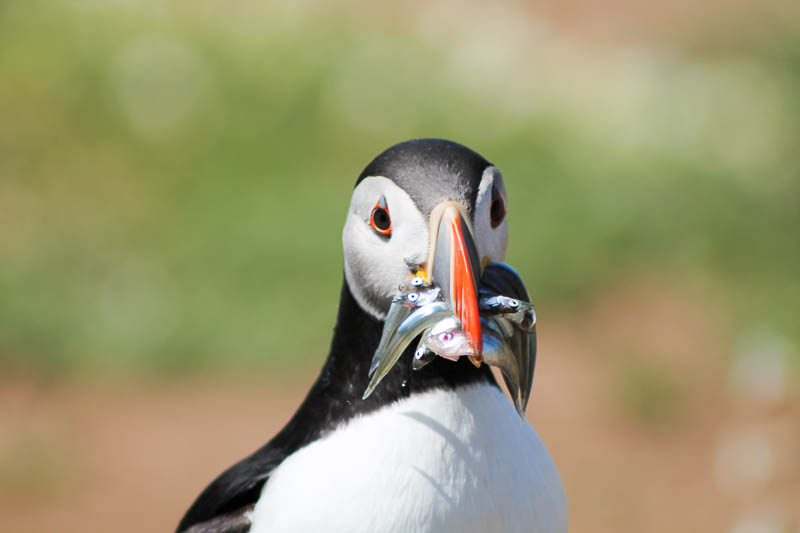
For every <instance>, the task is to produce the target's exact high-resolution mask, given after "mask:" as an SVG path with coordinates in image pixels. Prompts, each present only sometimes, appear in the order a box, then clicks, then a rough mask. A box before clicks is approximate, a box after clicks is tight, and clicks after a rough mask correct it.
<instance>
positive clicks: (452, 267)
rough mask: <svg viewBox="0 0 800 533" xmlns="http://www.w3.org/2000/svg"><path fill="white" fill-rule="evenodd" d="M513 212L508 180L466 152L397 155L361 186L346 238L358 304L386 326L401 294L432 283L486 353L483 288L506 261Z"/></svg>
mask: <svg viewBox="0 0 800 533" xmlns="http://www.w3.org/2000/svg"><path fill="white" fill-rule="evenodd" d="M507 205H508V204H507V200H506V189H505V185H504V184H503V177H502V175H501V174H500V171H499V170H497V169H496V168H495V167H494V166H493V165H492V164H491V163H489V162H488V161H486V159H484V158H483V157H481V156H480V155H479V154H477V153H475V152H474V151H472V150H470V149H469V148H467V147H466V146H463V145H461V144H458V143H455V142H452V141H447V140H443V139H416V140H411V141H406V142H403V143H400V144H396V145H394V146H392V147H390V148H388V149H387V150H386V151H384V152H383V153H381V154H380V155H378V156H377V157H376V158H375V159H374V160H373V161H372V162H371V163H370V164H369V165H367V167H366V168H365V169H364V171H363V172H362V173H361V175H360V176H359V178H358V180H357V181H356V186H355V189H354V191H353V196H352V199H351V201H350V208H349V210H348V213H347V221H346V222H345V226H344V231H343V234H342V241H343V245H344V270H345V278H346V280H347V284H348V286H349V287H350V290H351V292H352V294H353V296H354V298H355V300H356V302H357V303H358V304H359V306H360V307H361V308H362V309H364V311H366V312H367V313H369V314H370V315H372V316H374V317H375V318H377V319H379V320H384V319H385V318H386V314H387V312H388V310H389V306H390V304H391V301H392V297H393V296H394V295H395V294H396V293H397V291H398V287H399V286H400V285H401V284H402V283H403V282H404V281H406V280H408V279H409V277H410V276H411V275H422V276H424V277H425V279H427V281H429V282H431V283H433V284H435V285H437V286H439V287H440V288H441V290H442V293H443V295H444V298H445V301H446V302H448V303H449V304H450V305H451V306H452V308H453V311H454V313H455V315H456V316H457V317H458V318H459V320H460V321H461V324H462V327H463V329H464V332H465V333H466V334H467V336H468V337H469V338H470V340H471V342H472V344H473V346H476V347H478V350H480V345H481V329H480V317H479V315H478V307H477V290H478V283H479V280H480V278H481V273H482V270H483V268H484V267H485V266H486V265H487V264H488V263H490V262H499V261H503V259H504V258H505V253H506V244H507V241H508V223H507V222H506V209H507Z"/></svg>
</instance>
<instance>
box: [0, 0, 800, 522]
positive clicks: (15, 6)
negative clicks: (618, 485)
mask: <svg viewBox="0 0 800 533" xmlns="http://www.w3.org/2000/svg"><path fill="white" fill-rule="evenodd" d="M799 96H800V18H798V9H797V6H796V5H795V4H794V3H788V2H787V3H783V2H778V1H769V2H766V3H757V2H750V1H741V2H734V1H720V2H718V3H716V4H713V5H707V6H697V5H694V4H692V3H689V2H677V3H669V4H667V3H649V4H636V3H631V2H626V1H624V0H617V1H615V2H614V3H612V4H610V5H607V6H594V7H592V6H591V5H589V4H581V3H579V2H566V3H558V2H545V3H539V4H534V3H529V2H523V3H509V4H498V5H492V4H489V3H478V2H475V3H463V4H455V3H445V2H420V3H411V4H407V5H406V6H405V7H402V8H401V7H398V6H395V7H390V6H389V5H388V4H387V5H384V6H381V5H377V4H371V3H366V2H348V3H335V2H328V1H302V2H295V3H289V2H286V3H267V2H225V3H221V2H212V1H204V2H200V1H196V2H189V1H184V2H155V1H132V0H130V1H128V0H116V1H100V0H95V1H89V0H86V1H79V0H74V1H68V0H61V1H49V2H45V1H22V0H3V1H2V2H0V376H5V377H4V378H0V387H2V386H3V383H20V382H21V383H26V384H28V383H40V382H42V381H46V382H48V383H53V382H55V383H56V384H58V383H62V382H72V381H74V380H78V382H80V383H82V384H85V383H86V382H87V381H86V380H88V382H93V383H105V382H109V380H110V382H113V383H119V382H120V380H121V381H126V380H132V381H133V382H150V381H151V380H152V379H153V378H155V380H156V382H157V383H160V384H161V385H158V386H162V387H163V386H166V385H168V384H169V383H173V382H175V383H178V382H183V381H184V380H186V379H190V380H198V379H199V380H201V381H202V380H207V379H220V380H222V381H225V380H229V382H230V381H231V380H232V381H233V382H235V381H236V380H237V379H240V378H241V377H242V376H247V377H248V379H251V380H252V379H256V380H257V379H258V378H257V376H263V377H264V379H267V377H270V379H273V380H275V379H280V376H284V375H286V376H291V375H301V376H306V375H308V376H313V372H314V371H315V369H316V368H318V366H319V364H320V363H321V361H322V360H323V358H324V355H325V351H326V349H327V344H328V342H329V339H330V333H331V329H332V326H333V320H334V318H335V305H336V302H337V299H338V290H339V286H340V283H341V278H342V267H341V264H342V254H341V226H342V223H343V222H344V214H345V212H346V209H347V205H348V202H349V196H350V192H351V189H352V184H353V182H354V179H355V177H356V176H357V175H358V174H359V172H360V171H361V169H362V168H363V167H364V166H365V165H366V163H367V162H369V161H370V160H371V159H372V157H374V156H375V155H377V154H378V153H379V152H380V151H382V150H383V149H384V148H386V147H388V146H389V145H391V144H394V143H396V142H399V141H402V140H405V139H408V138H413V137H445V138H450V139H453V140H456V141H459V142H462V143H464V144H466V145H468V146H470V147H472V148H474V149H475V150H477V151H478V152H480V153H481V154H482V155H484V156H485V157H486V158H487V159H489V160H490V161H492V162H493V163H495V164H496V165H497V166H498V167H499V168H500V169H501V170H502V171H503V173H504V176H505V179H506V184H507V187H508V190H509V195H510V206H509V214H508V216H509V221H510V232H511V236H510V246H509V255H508V262H509V263H510V264H512V265H514V266H515V267H516V268H517V270H519V271H520V273H521V274H522V275H523V277H524V279H525V280H526V281H527V283H528V286H529V288H530V290H531V293H532V296H533V299H534V303H535V304H536V306H537V311H538V313H539V316H540V321H541V322H542V324H541V328H542V335H543V339H546V338H547V337H546V336H547V333H548V324H552V326H551V327H550V328H551V331H552V333H553V338H556V339H557V338H563V339H565V341H564V342H570V341H572V340H573V339H581V338H588V339H593V340H592V342H588V344H589V345H590V346H589V347H590V348H597V353H598V357H602V356H603V355H602V354H605V353H611V352H614V353H616V354H617V356H616V358H611V357H610V358H608V359H606V361H610V362H609V364H608V366H609V367H610V368H611V369H612V370H611V372H612V373H613V376H612V378H610V379H611V380H612V383H614V384H615V385H614V386H612V387H610V388H609V390H608V391H605V392H603V393H602V394H607V395H610V396H611V397H614V398H617V400H614V401H613V402H612V404H613V405H614V406H617V407H618V408H619V409H620V410H621V412H624V413H628V414H627V415H623V419H624V420H629V421H631V422H630V423H631V424H633V426H632V427H634V428H635V427H639V426H643V427H646V428H647V427H651V426H652V424H651V422H652V421H653V420H655V421H656V422H657V424H656V425H657V426H658V427H662V426H664V424H666V427H669V428H672V429H674V430H675V433H678V434H679V433H680V432H681V428H682V426H680V425H677V426H675V425H670V424H675V423H676V422H674V420H675V419H681V418H682V417H683V418H685V419H687V420H692V416H693V415H692V413H694V412H696V411H702V409H703V406H704V405H705V403H704V401H705V400H704V399H703V398H704V397H703V396H697V397H691V396H690V397H689V398H688V399H683V400H682V399H681V398H683V397H684V396H686V394H685V390H684V389H682V388H681V387H682V385H681V383H682V382H683V381H684V378H685V377H686V376H687V375H689V374H692V375H694V374H695V373H696V372H695V370H694V369H693V368H694V367H691V366H689V367H680V368H679V369H678V370H677V371H676V373H675V375H674V376H673V377H672V378H669V377H667V378H665V377H664V375H665V374H664V373H663V372H662V371H661V367H660V366H659V363H658V361H659V359H658V358H657V357H654V356H652V352H653V350H654V351H656V352H657V351H658V345H659V344H660V343H661V344H663V342H665V341H664V339H669V337H670V336H671V335H673V334H679V333H676V331H677V330H678V329H680V328H679V327H678V325H680V324H683V325H686V324H685V320H684V319H685V317H686V316H690V317H693V318H692V319H691V321H695V318H697V320H699V321H700V322H702V323H703V324H705V323H709V324H711V326H709V328H707V330H708V331H706V330H704V333H703V334H702V335H700V336H701V337H708V336H711V337H713V342H711V344H712V345H713V346H714V349H713V350H710V351H708V350H706V348H707V346H708V343H707V344H702V343H694V341H692V340H691V339H690V340H688V341H687V343H686V345H685V346H684V348H683V352H685V353H684V355H685V356H686V358H688V359H689V360H696V361H700V366H701V367H703V368H705V367H713V368H714V369H715V370H714V371H713V372H712V373H715V372H716V373H719V374H720V375H722V376H723V377H722V378H720V379H722V383H723V384H722V385H719V384H718V383H717V382H716V381H713V379H717V378H716V377H715V378H713V379H712V378H709V379H710V380H712V381H709V382H708V383H709V384H704V382H702V381H701V383H700V384H699V385H698V387H699V389H698V390H703V388H704V387H707V388H714V387H717V385H719V386H720V387H723V388H724V387H734V388H736V387H740V386H741V387H740V388H742V387H743V388H744V390H745V391H744V392H743V393H742V394H743V395H744V397H745V398H749V397H750V396H753V397H759V398H764V397H768V398H771V397H772V396H770V395H771V394H772V393H774V392H775V391H776V390H777V391H778V392H777V396H776V397H777V400H775V401H777V402H778V404H779V405H780V406H783V407H780V409H784V410H785V409H789V411H788V412H790V413H792V416H795V415H797V414H798V412H800V411H797V410H796V404H795V403H792V402H794V400H795V399H796V384H797V367H798V362H800V357H798V349H797V346H798V343H800V328H798V324H797V316H798V314H800V275H798V271H799V270H800V238H799V235H798V228H799V227H800V205H799V204H800V150H798V148H799V146H800V97H799ZM675 295H677V296H675ZM631 299H633V301H634V302H635V303H634V304H630V301H631ZM664 299H667V300H669V301H670V302H673V303H670V306H668V307H669V308H670V310H671V311H670V312H668V313H664V314H662V315H657V316H654V317H653V320H654V323H655V324H654V325H653V327H652V329H651V330H648V331H651V332H654V333H653V335H652V336H651V337H648V339H650V340H649V341H648V339H645V341H643V342H638V341H637V342H631V341H630V339H629V336H636V335H637V334H640V333H641V331H636V332H634V331H631V330H630V329H629V328H636V325H635V324H631V323H630V322H626V321H625V320H623V319H618V318H617V312H618V311H620V309H621V310H622V312H621V314H623V315H624V314H627V315H637V314H647V313H648V309H650V306H649V304H650V302H663V301H664ZM625 302H628V303H627V304H626V303H625ZM654 305H655V304H654ZM662 307H663V306H662ZM587 310H588V311H587ZM648 316H649V315H648ZM598 317H599V318H598ZM676 317H677V318H676ZM681 317H683V318H681ZM673 320H677V324H678V325H676V322H674V321H673ZM681 320H684V321H683V322H681ZM704 321H705V322H704ZM689 325H691V324H689ZM615 327H616V328H617V330H618V331H617V334H616V336H614V337H613V338H612V340H610V341H609V340H608V339H609V335H608V334H606V333H604V331H605V330H607V329H608V328H612V329H613V328H615ZM601 330H602V331H601ZM559 332H560V333H559ZM587 332H590V333H587ZM591 332H594V333H591ZM559 335H560V337H559ZM646 335H647V334H645V336H646ZM543 342H545V343H546V341H545V340H543ZM666 342H669V341H666ZM546 346H547V345H546V344H545V347H546ZM653 346H655V348H653ZM588 351H589V350H588V349H587V350H578V352H581V353H583V355H582V356H581V357H583V358H584V359H581V358H580V357H577V358H576V360H578V361H584V362H585V361H586V358H587V357H592V355H591V354H590V355H586V352H588ZM553 352H554V353H557V350H556V347H554V348H553ZM541 357H542V359H543V360H545V361H546V359H547V357H548V352H547V351H543V352H542V355H541ZM667 357H669V354H667ZM711 359H714V361H717V360H719V365H720V366H719V367H716V366H713V365H716V364H718V363H717V362H714V363H707V364H706V363H703V362H702V361H703V360H707V361H710V360H711ZM696 361H695V362H696ZM543 364H545V365H546V364H547V363H546V362H545V363H543ZM581 364H582V363H581ZM592 364H595V363H592ZM704 365H705V366H704ZM545 368H546V366H545ZM542 372H545V373H544V374H542V373H538V374H537V380H538V381H537V383H542V382H545V383H546V382H547V380H548V377H547V374H546V370H543V371H542ZM682 372H683V373H682ZM698 373H700V374H702V372H698ZM87 376H88V377H87ZM226 376H227V377H226ZM254 376H255V378H254ZM276 376H278V378H276ZM726 376H727V377H726ZM731 376H732V377H731ZM737 376H738V377H737ZM742 376H744V377H742ZM753 376H755V378H753ZM568 377H569V376H567V378H568ZM176 380H177V381H176ZM307 382H308V380H305V381H302V380H301V382H300V383H299V384H298V390H299V391H302V390H303V387H305V386H307ZM565 383H566V384H567V385H569V380H567V381H566V382H565ZM711 383H713V385H712V384H711ZM726 383H727V385H725V384H726ZM730 383H733V385H730ZM26 386H27V385H26ZM64 386H67V387H69V385H64ZM83 386H84V385H81V387H83ZM158 386H156V387H158ZM545 386H546V385H545ZM579 386H580V385H579V384H575V385H574V387H575V388H578V387H579ZM9 387H10V386H7V390H10V388H9ZM748 387H749V388H748ZM148 390H149V389H148ZM725 390H726V391H727V390H728V389H725ZM737 390H738V389H737ZM748 391H750V392H748ZM765 391H766V392H765ZM142 394H143V395H144V394H149V392H142ZM720 394H733V395H737V394H739V393H738V392H735V391H734V392H730V391H728V392H724V393H720ZM748 395H750V396H748ZM759 395H760V396H759ZM773 396H774V394H773ZM534 398H535V395H534ZM787 398H788V399H787ZM198 401H200V402H202V400H198ZM614 402H616V403H614ZM693 402H695V403H693ZM769 402H772V403H769ZM769 402H768V403H769V406H768V407H767V408H766V409H767V411H765V412H767V413H772V412H773V411H772V410H771V409H775V408H774V407H771V406H772V405H773V403H774V402H773V400H769ZM787 402H788V404H787ZM756 403H757V402H756ZM674 405H681V406H683V407H681V408H680V409H677V410H676V408H674ZM786 405H790V407H786ZM21 409H22V410H21V411H20V413H24V408H21ZM287 409H289V412H291V407H288V408H287ZM781 412H783V411H781ZM287 416H288V415H287ZM731 416H733V417H734V418H735V417H736V416H738V415H731ZM748 416H749V415H748ZM765 416H766V415H765ZM20 417H22V415H20ZM625 417H627V418H625ZM7 427H8V428H10V427H12V426H11V423H10V422H9V425H8V426H7ZM792 427H794V426H792ZM569 431H571V432H572V434H574V435H580V434H581V433H580V429H578V428H575V427H573V428H571V429H570V430H569ZM645 431H650V430H645ZM791 431H794V429H793V430H791ZM791 431H790V434H791V435H792V439H794V438H795V437H796V436H797V435H798V434H800V430H799V431H798V433H792V432H791ZM545 441H547V438H546V435H545ZM787 442H790V445H796V441H794V440H790V441H787ZM791 443H795V444H791ZM257 444H258V442H250V444H249V445H248V446H249V447H250V448H253V447H255V446H256V445H257ZM244 449H245V450H246V449H247V448H246V447H245V448H244ZM792 449H796V450H798V452H799V453H798V455H800V449H797V448H792ZM554 453H555V454H556V456H557V458H558V454H557V452H554ZM234 458H235V457H228V458H225V457H223V458H222V459H221V461H222V463H223V464H224V463H225V462H226V460H227V459H230V461H227V462H231V461H232V460H233V459H234ZM34 462H35V461H34ZM1 466H2V461H0V467H1ZM778 470H780V469H778ZM2 472H3V470H2V468H0V473H2ZM204 476H206V477H205V478H204V479H207V478H208V473H204ZM576 479H577V480H578V481H576V483H577V484H579V483H580V477H577V478H576ZM791 479H793V480H794V481H792V483H795V482H796V481H797V480H796V479H795V478H791ZM9 487H11V489H8V490H9V491H12V490H16V489H15V487H16V486H15V485H13V484H11V485H9ZM792 487H793V488H792V490H795V488H794V487H795V485H792ZM196 488H197V489H199V488H200V487H199V486H197V487H196ZM568 488H569V484H568ZM188 490H189V493H191V492H192V490H193V489H188ZM791 494H792V495H798V497H800V491H798V492H792V493H791ZM182 497H183V498H184V499H185V498H186V497H188V493H187V494H182ZM181 501H183V500H181ZM186 503H187V504H188V501H187V502H186ZM778 507H780V506H778ZM175 511H176V513H177V514H179V511H180V509H176V510H175ZM578 512H580V509H579V510H578ZM177 514H176V515H175V516H176V519H177ZM726 516H727V515H726ZM791 519H793V518H791V517H789V518H787V520H791ZM794 519H795V520H800V518H794ZM578 520H579V522H578V523H580V519H578ZM620 527H621V528H622V529H625V525H624V524H623V525H622V526H620ZM632 530H639V531H643V530H648V527H646V526H645V525H643V524H642V523H641V522H637V523H636V527H635V528H632ZM650 530H658V528H657V527H656V528H655V529H653V528H650ZM737 531H738V530H737Z"/></svg>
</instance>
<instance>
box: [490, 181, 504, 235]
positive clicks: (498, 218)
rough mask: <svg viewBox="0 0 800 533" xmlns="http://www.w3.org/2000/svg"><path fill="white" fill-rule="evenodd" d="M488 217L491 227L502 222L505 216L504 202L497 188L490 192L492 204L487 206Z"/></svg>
mask: <svg viewBox="0 0 800 533" xmlns="http://www.w3.org/2000/svg"><path fill="white" fill-rule="evenodd" d="M489 217H490V219H491V224H492V227H493V228H496V227H497V226H499V225H500V224H502V223H503V220H505V218H506V202H505V200H503V197H502V196H501V195H500V193H499V192H497V190H495V191H493V194H492V205H491V207H489Z"/></svg>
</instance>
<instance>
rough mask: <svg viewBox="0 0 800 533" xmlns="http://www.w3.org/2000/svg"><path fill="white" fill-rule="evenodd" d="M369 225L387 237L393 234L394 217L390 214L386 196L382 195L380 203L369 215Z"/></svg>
mask: <svg viewBox="0 0 800 533" xmlns="http://www.w3.org/2000/svg"><path fill="white" fill-rule="evenodd" d="M369 225H370V226H372V229H374V230H375V231H377V232H378V233H379V234H381V235H384V236H386V237H388V236H390V235H391V234H392V219H391V217H390V216H389V209H388V207H387V205H386V198H384V197H383V196H381V197H380V199H379V200H378V203H376V204H375V207H373V208H372V214H370V216H369Z"/></svg>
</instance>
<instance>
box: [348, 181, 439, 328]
mask: <svg viewBox="0 0 800 533" xmlns="http://www.w3.org/2000/svg"><path fill="white" fill-rule="evenodd" d="M368 180H372V181H368ZM359 189H360V190H359V191H357V192H356V193H354V198H353V205H351V209H350V212H349V213H348V215H347V221H346V223H345V227H344V231H343V233H342V245H343V247H344V270H345V277H346V278H347V283H348V285H349V286H350V290H351V292H352V293H353V296H354V297H355V299H356V301H357V302H358V303H359V305H360V306H361V307H362V308H363V309H365V310H366V311H367V312H369V313H370V314H372V315H374V316H375V317H377V318H384V317H385V316H386V311H387V310H388V308H389V304H390V303H391V298H392V296H394V295H395V294H396V293H397V289H398V287H399V285H400V283H401V282H402V281H403V280H405V279H406V278H407V277H408V275H409V273H410V270H409V267H408V265H407V264H406V261H410V262H415V263H422V262H424V261H425V258H426V256H427V250H428V228H427V224H426V223H425V220H424V219H423V217H422V215H421V214H420V213H419V211H418V210H417V208H416V206H415V205H414V203H413V202H412V201H411V199H410V198H409V197H408V195H407V194H406V193H405V192H404V191H402V190H401V189H400V188H399V187H397V186H396V185H395V184H394V183H392V182H391V181H389V180H387V179H386V178H367V179H366V180H364V182H362V184H361V185H359ZM380 195H383V196H384V197H385V198H386V201H387V204H388V207H389V216H390V217H391V219H392V235H391V237H389V238H388V239H387V238H384V237H381V236H379V235H378V234H377V233H376V232H375V231H374V230H373V229H372V228H371V227H370V226H369V224H368V223H367V220H368V216H369V212H370V211H371V209H372V207H373V206H374V203H375V201H376V200H377V198H378V197H379V196H380ZM367 206H368V207H367Z"/></svg>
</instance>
